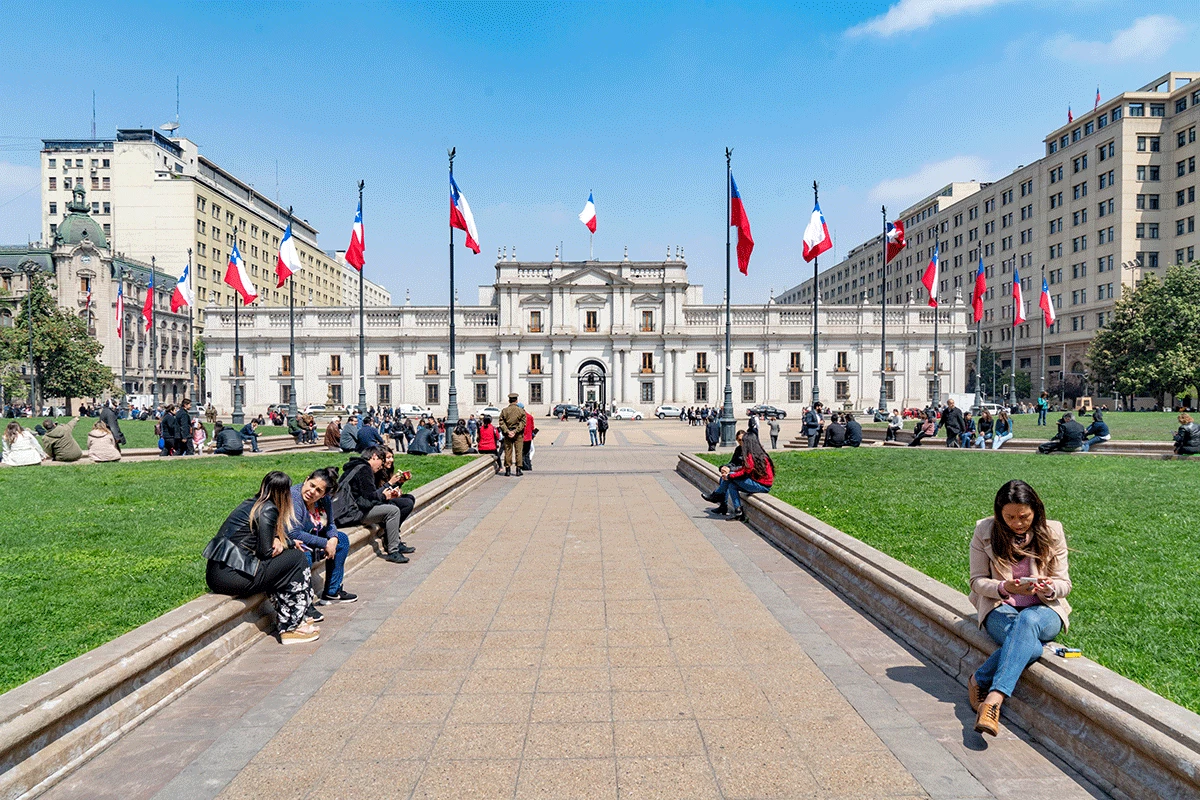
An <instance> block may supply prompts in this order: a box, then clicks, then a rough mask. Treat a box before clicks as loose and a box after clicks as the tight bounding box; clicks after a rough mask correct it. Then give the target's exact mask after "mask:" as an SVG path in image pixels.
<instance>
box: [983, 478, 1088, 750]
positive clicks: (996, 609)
mask: <svg viewBox="0 0 1200 800" xmlns="http://www.w3.org/2000/svg"><path fill="white" fill-rule="evenodd" d="M1070 593H1071V577H1070V575H1069V573H1068V567H1067V540H1066V536H1065V535H1064V534H1063V527H1062V523H1061V522H1057V521H1055V520H1048V519H1046V508H1045V506H1043V505H1042V500H1041V498H1040V497H1038V495H1037V492H1035V491H1034V490H1033V487H1031V486H1030V485H1029V484H1027V483H1025V482H1024V481H1009V482H1008V483H1006V484H1004V485H1003V486H1002V487H1000V491H999V492H997V493H996V500H995V502H994V503H993V512H992V516H991V517H988V518H986V519H981V520H979V522H978V523H976V525H975V536H974V537H973V538H972V539H971V595H970V600H971V602H972V603H973V604H974V605H975V608H976V609H977V611H978V614H979V617H978V623H979V626H980V627H981V628H984V629H985V630H986V631H987V633H988V636H991V637H992V639H993V640H994V641H996V642H997V643H998V644H999V645H1000V648H999V649H998V650H996V651H995V652H994V653H992V654H991V656H989V657H988V659H987V660H986V661H984V662H983V665H982V666H981V667H980V668H979V669H977V670H976V671H975V673H974V674H973V675H971V677H970V679H969V680H968V682H967V691H968V693H969V697H970V702H971V709H972V710H974V711H975V712H977V714H978V717H977V719H976V721H975V730H976V731H979V732H980V733H986V734H989V735H991V736H995V735H996V734H997V733H998V731H999V727H1000V706H1001V704H1003V702H1004V701H1005V699H1007V698H1009V697H1011V696H1012V693H1013V690H1014V689H1015V688H1016V686H1017V680H1018V679H1019V678H1020V677H1021V674H1022V673H1023V672H1024V671H1025V668H1026V667H1028V666H1029V665H1030V664H1032V663H1033V662H1034V661H1037V659H1038V657H1039V656H1040V655H1041V654H1042V644H1043V643H1045V642H1049V641H1053V640H1054V638H1055V637H1056V636H1058V634H1059V633H1060V632H1061V631H1064V630H1066V628H1067V617H1068V615H1069V614H1070V613H1071V606H1070V604H1068V603H1067V600H1066V597H1067V595H1068V594H1070Z"/></svg>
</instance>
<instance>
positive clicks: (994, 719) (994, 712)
mask: <svg viewBox="0 0 1200 800" xmlns="http://www.w3.org/2000/svg"><path fill="white" fill-rule="evenodd" d="M975 732H976V733H986V734H987V735H988V736H995V735H996V734H998V733H1000V704H999V703H983V704H981V705H980V706H979V716H978V717H977V718H976V719H975Z"/></svg>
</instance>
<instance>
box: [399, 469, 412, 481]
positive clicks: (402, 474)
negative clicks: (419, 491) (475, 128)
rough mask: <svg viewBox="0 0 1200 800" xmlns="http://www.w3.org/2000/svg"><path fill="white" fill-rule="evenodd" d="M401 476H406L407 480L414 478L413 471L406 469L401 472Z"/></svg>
mask: <svg viewBox="0 0 1200 800" xmlns="http://www.w3.org/2000/svg"><path fill="white" fill-rule="evenodd" d="M400 476H401V477H402V478H404V480H406V481H411V480H412V473H411V472H409V471H408V470H404V472H401V473H400Z"/></svg>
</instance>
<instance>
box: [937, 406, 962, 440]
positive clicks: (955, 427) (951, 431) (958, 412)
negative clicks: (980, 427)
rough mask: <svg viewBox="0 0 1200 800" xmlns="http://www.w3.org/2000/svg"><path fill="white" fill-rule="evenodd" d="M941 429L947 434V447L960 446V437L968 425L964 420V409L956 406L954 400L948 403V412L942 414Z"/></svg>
mask: <svg viewBox="0 0 1200 800" xmlns="http://www.w3.org/2000/svg"><path fill="white" fill-rule="evenodd" d="M939 427H940V428H942V429H943V430H944V431H945V432H946V447H958V446H960V444H961V442H960V440H959V437H960V436H962V433H963V431H964V430H966V427H967V423H966V420H964V419H963V413H962V409H960V408H958V407H957V406H956V405H954V400H953V398H951V399H950V400H947V401H946V410H945V411H943V412H942V420H941V422H940V423H939Z"/></svg>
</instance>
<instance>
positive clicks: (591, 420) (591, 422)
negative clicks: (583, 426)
mask: <svg viewBox="0 0 1200 800" xmlns="http://www.w3.org/2000/svg"><path fill="white" fill-rule="evenodd" d="M599 429H600V421H599V420H598V419H596V418H595V417H588V430H589V431H594V430H599Z"/></svg>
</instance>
